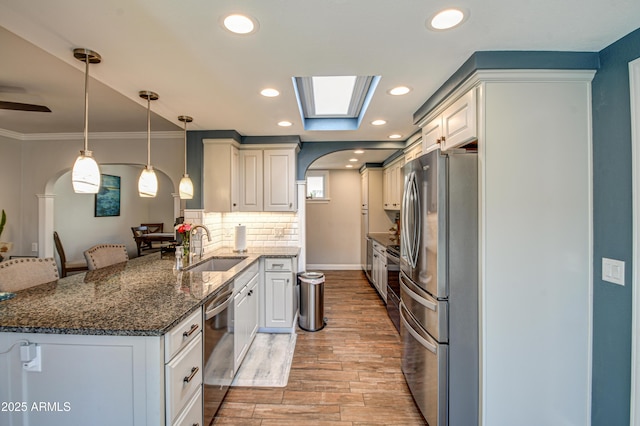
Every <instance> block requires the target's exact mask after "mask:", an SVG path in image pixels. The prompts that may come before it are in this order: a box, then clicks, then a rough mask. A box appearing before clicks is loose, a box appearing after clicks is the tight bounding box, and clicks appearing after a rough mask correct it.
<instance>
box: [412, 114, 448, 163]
mask: <svg viewBox="0 0 640 426" xmlns="http://www.w3.org/2000/svg"><path fill="white" fill-rule="evenodd" d="M441 140H442V116H438V117H436V118H434V119H433V120H431V121H430V122H428V123H427V124H425V126H424V127H423V128H422V151H423V152H426V150H427V149H428V148H429V147H431V146H433V145H435V144H437V143H440V142H441ZM415 156H416V155H415V154H414V158H415ZM412 160H413V158H412Z"/></svg>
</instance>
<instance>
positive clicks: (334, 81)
mask: <svg viewBox="0 0 640 426" xmlns="http://www.w3.org/2000/svg"><path fill="white" fill-rule="evenodd" d="M311 81H312V83H313V106H314V107H315V111H314V114H315V115H328V116H338V115H347V114H348V113H349V105H351V98H352V97H353V87H354V85H355V84H356V76H354V75H349V76H335V77H311Z"/></svg>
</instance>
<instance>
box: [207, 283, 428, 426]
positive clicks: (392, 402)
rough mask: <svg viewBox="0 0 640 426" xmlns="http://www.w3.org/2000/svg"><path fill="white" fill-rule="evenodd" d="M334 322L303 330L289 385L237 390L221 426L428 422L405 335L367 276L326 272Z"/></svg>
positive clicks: (222, 410) (327, 304)
mask: <svg viewBox="0 0 640 426" xmlns="http://www.w3.org/2000/svg"><path fill="white" fill-rule="evenodd" d="M324 273H325V277H326V281H325V289H324V290H325V297H324V299H325V315H324V316H325V317H326V318H327V325H326V326H325V328H324V329H322V330H321V331H317V332H306V331H304V330H301V329H300V328H298V330H297V333H298V339H297V344H296V351H295V354H294V357H293V363H292V366H291V373H290V375H289V383H288V385H287V386H286V387H284V388H241V387H234V388H231V389H230V390H229V393H228V394H227V397H226V399H225V401H224V403H223V405H222V406H221V407H220V411H219V412H218V416H217V418H216V419H215V421H214V423H213V424H216V425H248V426H252V425H260V426H276V425H277V426H287V425H292V426H293V425H314V426H315V425H319V426H322V425H327V426H329V425H336V426H338V425H339V426H349V425H353V426H356V425H424V424H425V421H424V419H423V418H422V416H421V414H420V412H419V411H418V409H417V408H416V406H415V404H414V402H413V399H412V397H411V394H410V393H409V389H408V388H407V385H406V382H405V380H404V377H403V376H402V371H401V370H400V351H401V346H400V336H399V335H398V333H397V331H396V329H395V328H394V327H393V324H392V323H391V320H390V319H389V317H388V316H387V312H386V308H385V305H384V303H383V302H382V300H381V299H380V298H379V296H378V295H377V293H376V291H375V290H374V289H373V288H372V287H371V286H370V285H369V283H368V281H367V279H366V277H365V276H364V274H363V273H362V271H324Z"/></svg>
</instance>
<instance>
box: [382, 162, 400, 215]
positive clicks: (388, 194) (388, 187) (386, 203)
mask: <svg viewBox="0 0 640 426" xmlns="http://www.w3.org/2000/svg"><path fill="white" fill-rule="evenodd" d="M403 165H404V157H400V158H399V159H397V160H395V161H394V162H393V163H391V164H389V165H388V166H386V167H385V168H384V170H383V172H382V205H383V207H384V209H385V210H400V203H401V202H402V184H403V182H402V178H403V176H402V166H403Z"/></svg>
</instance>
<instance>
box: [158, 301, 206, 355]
mask: <svg viewBox="0 0 640 426" xmlns="http://www.w3.org/2000/svg"><path fill="white" fill-rule="evenodd" d="M201 331H202V309H197V310H196V311H195V312H194V313H193V314H191V315H189V317H188V318H186V319H185V320H184V321H182V322H181V323H180V324H178V325H176V326H175V327H173V328H172V329H171V331H169V332H168V333H167V334H165V337H164V362H165V363H167V362H169V361H170V360H171V358H173V357H174V355H175V354H177V353H178V352H179V351H180V349H182V348H184V347H185V346H187V345H188V344H189V342H191V341H192V340H193V339H195V337H196V336H197V335H198V333H200V332H201Z"/></svg>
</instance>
